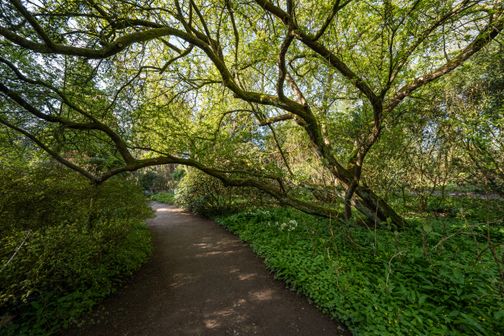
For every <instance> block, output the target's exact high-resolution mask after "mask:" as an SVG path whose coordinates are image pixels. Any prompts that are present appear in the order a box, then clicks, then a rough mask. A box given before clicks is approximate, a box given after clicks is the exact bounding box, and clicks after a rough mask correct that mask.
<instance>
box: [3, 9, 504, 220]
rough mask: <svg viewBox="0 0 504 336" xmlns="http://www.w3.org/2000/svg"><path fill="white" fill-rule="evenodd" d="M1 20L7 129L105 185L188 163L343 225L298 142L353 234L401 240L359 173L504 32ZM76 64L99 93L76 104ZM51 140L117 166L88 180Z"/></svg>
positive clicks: (103, 14) (494, 20) (256, 14)
mask: <svg viewBox="0 0 504 336" xmlns="http://www.w3.org/2000/svg"><path fill="white" fill-rule="evenodd" d="M0 8H1V20H2V21H1V22H2V23H1V26H0V35H1V36H2V37H3V40H2V41H1V45H2V49H3V50H2V54H3V55H5V56H4V57H3V58H1V59H0V62H1V64H2V68H1V70H0V71H1V73H0V74H1V76H2V81H1V83H0V92H1V93H2V96H3V101H2V102H1V111H2V114H1V115H2V117H1V119H0V123H2V124H3V125H4V126H6V127H9V128H11V129H13V130H15V131H17V132H19V133H22V134H23V135H25V136H26V137H28V138H30V139H31V140H32V141H34V142H35V143H36V144H37V145H38V146H40V147H41V148H43V149H44V150H45V151H47V152H48V153H49V154H50V155H51V156H53V157H54V158H55V159H56V160H58V161H59V162H61V163H63V164H65V165H66V166H68V167H70V168H72V169H74V170H77V171H79V172H80V173H81V174H83V175H85V176H87V177H88V178H90V179H91V180H93V181H95V182H96V183H100V182H101V181H104V180H106V179H107V178H109V177H111V176H113V175H115V174H119V173H121V172H125V171H132V170H137V169H140V168H142V167H146V166H152V165H160V164H167V163H177V164H184V165H188V166H193V167H195V168H197V169H199V170H201V171H203V172H205V173H207V174H210V175H212V176H214V177H217V178H219V179H220V180H221V181H222V182H224V184H226V185H232V186H250V187H256V188H259V189H261V190H262V191H264V192H266V193H268V194H270V195H272V196H273V197H275V198H276V199H278V200H279V201H280V202H282V203H284V204H287V205H290V206H294V207H296V208H299V209H301V210H303V211H306V212H309V213H316V214H321V215H326V216H334V217H336V216H341V215H342V213H341V211H340V210H339V209H338V208H336V207H334V205H333V204H326V203H323V202H320V200H319V199H317V198H315V197H313V193H311V194H310V193H308V194H306V190H320V188H327V187H332V188H335V187H334V184H333V183H332V181H330V182H329V186H328V185H325V184H323V182H324V179H325V177H324V178H323V179H322V178H320V179H315V182H316V183H315V184H316V185H314V186H311V187H312V188H311V189H310V188H304V189H305V190H304V191H303V192H300V191H299V188H298V187H299V185H300V184H303V183H304V182H306V181H307V179H303V178H300V177H299V176H296V174H294V172H293V169H292V167H291V166H292V165H293V164H294V163H295V162H292V159H293V157H292V156H291V155H290V153H287V152H286V151H285V148H283V146H284V145H285V144H286V142H285V140H286V139H287V137H289V134H287V133H286V132H292V134H295V136H296V141H298V142H304V143H306V144H307V146H306V147H308V148H309V149H310V151H311V153H308V154H307V155H308V157H309V158H310V160H311V161H313V162H315V161H316V162H315V163H313V165H314V167H319V168H320V170H321V175H324V176H331V177H332V179H333V180H334V181H335V182H336V184H337V187H336V189H335V190H336V191H337V192H339V193H340V194H339V196H340V197H341V199H342V200H343V205H344V212H343V213H344V216H345V217H346V218H347V219H348V218H350V216H351V209H352V207H353V208H355V209H357V210H358V211H359V212H360V213H361V214H362V215H363V216H364V218H365V219H366V220H367V221H369V222H372V223H377V222H382V221H388V222H389V223H392V224H394V225H395V226H402V225H404V220H403V219H402V218H401V217H400V216H399V215H398V214H397V213H396V212H395V211H394V210H393V209H392V208H391V207H390V206H389V205H388V204H387V203H386V202H385V201H384V200H383V199H382V198H380V197H379V196H378V195H377V194H376V193H375V192H373V190H371V188H369V187H368V186H367V184H366V181H365V176H363V173H362V172H363V166H364V164H365V160H366V158H367V155H368V153H369V151H370V149H371V148H372V147H373V146H374V145H375V144H376V143H377V142H378V141H379V140H380V138H381V136H382V133H383V132H384V131H386V129H387V125H389V124H390V125H393V123H394V120H395V118H396V117H397V114H398V113H403V111H402V110H401V111H400V109H398V106H400V104H401V103H402V102H403V101H405V100H407V99H408V98H409V97H410V96H411V95H412V94H413V93H414V92H416V91H417V90H418V89H419V88H421V87H423V86H425V85H428V84H430V83H431V82H433V81H435V80H437V79H439V78H441V77H442V76H444V75H446V74H448V73H449V72H451V71H452V70H454V69H456V68H457V67H459V66H460V65H461V64H463V62H464V61H466V60H467V59H469V58H470V57H471V56H472V55H473V54H475V53H476V52H478V51H480V50H481V49H483V48H484V47H485V46H486V45H488V44H489V43H491V42H492V41H493V40H494V39H495V38H496V37H497V36H498V34H499V33H500V32H501V30H502V28H503V25H504V15H503V12H504V9H503V7H502V4H501V2H500V1H477V0H462V1H459V0H456V1H455V0H450V1H441V0H439V1H436V0H424V1H422V0H410V1H392V0H384V1H351V0H346V1H345V0H335V1H333V2H332V3H328V2H324V1H292V0H287V1H285V2H276V1H275V2H270V1H266V0H256V1H252V2H244V1H231V0H221V1H212V2H208V1H195V0H189V1H178V0H177V1H174V2H173V3H172V2H165V1H152V2H149V3H148V4H147V5H144V4H143V3H142V2H129V1H113V2H100V3H98V2H95V1H93V0H87V1H85V2H76V1H41V2H40V3H36V4H34V3H31V2H30V3H28V2H26V3H25V2H23V1H21V0H11V1H10V2H9V3H4V4H2V5H1V7H0ZM67 59H68V60H70V62H72V64H73V62H75V63H79V62H81V63H85V64H87V65H88V67H89V69H90V70H91V71H85V72H87V73H86V74H85V75H83V76H82V77H83V78H87V82H88V83H92V86H93V87H94V88H95V89H94V91H93V93H92V94H89V93H84V94H79V92H78V91H77V92H76V91H75V90H70V91H69V90H67V89H65V83H66V81H65V80H64V79H63V78H62V72H61V71H60V70H61V63H62V62H63V61H64V60H67ZM58 109H59V110H60V111H64V113H61V112H57V111H58ZM399 111H400V112H399ZM49 125H56V128H59V129H62V130H64V131H65V132H68V133H71V134H73V135H74V136H75V137H76V138H79V139H80V140H79V141H80V142H86V141H89V138H95V139H97V141H98V142H97V143H100V144H103V146H107V147H111V148H114V150H115V151H116V152H117V153H118V157H119V158H120V161H119V162H117V160H115V161H113V164H112V165H111V166H107V167H105V168H103V167H102V168H101V170H98V171H94V172H93V171H90V169H89V167H86V166H85V165H84V166H83V165H82V164H81V162H77V161H78V160H75V159H71V158H69V157H68V155H67V154H65V153H64V152H61V151H57V150H55V149H54V145H55V144H56V143H57V142H58V141H57V139H54V137H51V136H50V135H48V134H47V132H48V129H51V127H50V126H49ZM52 128H54V126H53V127H52ZM86 139H87V140H86ZM282 139H283V140H282ZM59 142H61V140H59ZM63 142H64V143H65V144H66V145H68V142H65V141H63ZM318 184H320V185H318ZM331 185H332V186H331Z"/></svg>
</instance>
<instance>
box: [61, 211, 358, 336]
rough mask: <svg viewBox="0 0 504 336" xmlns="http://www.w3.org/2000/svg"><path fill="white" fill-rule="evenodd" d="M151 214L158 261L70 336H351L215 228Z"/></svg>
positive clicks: (176, 215)
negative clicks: (274, 277)
mask: <svg viewBox="0 0 504 336" xmlns="http://www.w3.org/2000/svg"><path fill="white" fill-rule="evenodd" d="M153 207H154V209H155V210H156V218H154V219H152V220H150V221H149V227H150V229H151V231H152V234H153V242H154V253H153V256H152V259H151V260H150V261H149V262H148V263H147V264H146V265H144V266H143V267H142V269H141V270H140V271H139V272H138V273H137V274H136V276H134V277H133V279H132V280H131V282H130V284H129V285H128V286H127V287H125V288H124V289H122V290H121V291H119V292H118V293H117V294H116V295H114V296H113V297H112V298H110V299H108V300H106V301H105V302H104V303H103V304H102V305H101V306H99V307H98V309H97V310H96V312H95V313H93V314H92V315H91V316H90V318H89V319H90V320H94V323H95V324H93V325H91V323H87V325H85V326H84V327H82V328H81V329H77V330H72V331H70V332H68V333H67V335H93V336H97V335H107V336H109V335H110V336H113V335H134V336H141V335H244V336H246V335H272V336H273V335H275V336H278V335H289V336H290V335H314V336H319V335H351V334H350V333H349V332H348V331H346V330H345V329H344V328H343V327H342V326H340V325H338V324H336V323H335V322H333V321H331V320H330V319H329V318H327V317H325V316H323V315H322V314H321V313H320V312H319V311H318V310H317V309H315V308H314V307H313V306H311V305H310V304H309V303H308V302H307V300H306V299H305V298H302V297H300V296H298V295H297V294H295V293H293V292H291V291H289V290H288V289H286V288H285V287H284V286H283V285H282V283H280V282H278V281H276V280H274V279H273V276H272V274H270V273H269V272H268V271H267V270H266V268H265V266H264V265H263V263H262V262H261V261H260V260H259V259H258V258H257V257H256V256H255V255H254V254H253V253H252V252H251V251H250V249H249V248H248V247H247V246H246V245H245V244H244V243H242V242H240V240H239V239H237V238H236V237H234V236H233V235H231V234H230V233H228V232H226V231H225V230H224V229H223V228H221V227H219V226H218V225H217V224H215V223H214V222H212V221H210V220H206V219H203V218H200V217H197V216H194V215H191V214H188V213H186V212H183V211H181V210H180V209H177V208H175V207H171V206H167V205H164V204H161V203H154V204H153Z"/></svg>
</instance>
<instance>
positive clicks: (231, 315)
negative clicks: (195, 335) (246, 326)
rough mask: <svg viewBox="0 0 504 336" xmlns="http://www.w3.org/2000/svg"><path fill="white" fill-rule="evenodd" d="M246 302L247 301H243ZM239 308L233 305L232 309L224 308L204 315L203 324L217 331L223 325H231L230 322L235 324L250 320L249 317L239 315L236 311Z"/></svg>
mask: <svg viewBox="0 0 504 336" xmlns="http://www.w3.org/2000/svg"><path fill="white" fill-rule="evenodd" d="M243 301H244V302H245V300H243ZM234 307H237V306H236V305H233V307H231V308H224V309H219V310H215V311H213V312H211V313H208V314H204V319H203V323H204V324H205V327H206V328H207V329H217V328H219V327H220V326H222V325H223V324H227V325H229V321H232V322H233V323H243V322H245V321H247V319H248V318H249V316H248V315H246V314H243V313H239V312H237V311H236V309H234Z"/></svg>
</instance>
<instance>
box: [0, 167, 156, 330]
mask: <svg viewBox="0 0 504 336" xmlns="http://www.w3.org/2000/svg"><path fill="white" fill-rule="evenodd" d="M0 177H3V179H2V180H1V181H0V192H2V193H3V197H2V198H1V199H0V218H1V221H0V334H1V335H6V336H7V335H16V336H17V335H30V336H32V335H55V334H58V333H59V332H60V331H61V329H62V328H65V327H68V326H70V325H72V324H73V323H75V322H77V321H78V319H79V317H80V316H81V315H82V314H83V313H85V312H88V311H89V310H90V309H91V307H92V306H93V305H95V304H96V303H97V302H98V301H100V300H101V299H103V298H104V297H106V296H108V295H110V294H111V293H112V292H114V291H115V289H116V288H118V286H119V285H120V284H121V283H122V282H123V281H125V280H126V279H127V278H128V276H129V275H131V274H132V272H134V271H135V270H137V269H138V268H139V267H140V265H141V264H142V263H143V262H144V261H145V260H146V259H147V258H148V256H149V255H150V249H151V243H150V233H149V231H148V229H147V227H146V225H145V222H144V221H145V219H146V218H147V217H149V216H151V215H152V212H151V210H150V209H149V208H148V207H147V205H146V201H145V198H144V196H143V194H142V192H141V190H140V189H139V188H137V187H136V186H134V185H133V184H132V183H131V182H129V181H128V180H126V179H124V178H113V179H111V180H109V181H108V182H106V183H105V184H103V185H101V186H99V187H95V186H92V185H90V184H89V183H88V182H87V181H86V180H85V179H83V178H81V177H80V176H77V175H76V174H74V173H70V172H68V171H64V170H62V169H58V168H57V167H40V168H36V169H35V170H34V171H31V172H30V173H20V172H19V171H6V170H4V171H2V172H0Z"/></svg>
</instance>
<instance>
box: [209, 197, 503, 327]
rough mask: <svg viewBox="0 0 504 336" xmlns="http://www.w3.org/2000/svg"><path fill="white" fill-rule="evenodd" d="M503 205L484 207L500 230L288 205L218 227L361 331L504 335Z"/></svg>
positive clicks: (227, 219)
mask: <svg viewBox="0 0 504 336" xmlns="http://www.w3.org/2000/svg"><path fill="white" fill-rule="evenodd" d="M495 205H496V203H493V204H491V205H488V204H487V207H486V208H485V209H486V210H487V211H488V210H489V209H494V215H495V217H494V219H495V220H499V221H500V226H496V225H495V224H496V223H495V222H492V220H490V221H488V222H487V223H486V224H485V223H481V222H478V218H476V217H475V215H473V216H472V219H471V220H468V218H466V217H463V216H461V215H459V216H458V217H449V218H434V217H424V218H421V217H417V218H415V219H411V220H410V221H411V223H410V226H408V227H407V228H405V229H404V230H402V231H391V230H386V229H382V228H376V227H363V226H357V225H350V226H348V225H342V224H341V223H340V222H338V221H334V220H333V221H331V220H329V219H321V218H318V217H314V216H310V215H306V214H302V213H300V212H297V211H294V210H290V209H284V208H270V209H257V210H249V211H244V212H241V213H238V214H234V215H230V216H224V217H219V218H218V222H219V223H221V224H222V225H224V226H225V227H226V228H227V229H229V230H230V231H232V232H234V233H236V234H237V235H238V236H239V237H240V238H241V239H242V240H244V241H246V242H248V243H249V244H250V246H251V247H252V249H253V250H254V251H255V252H256V253H257V254H258V255H259V256H261V257H262V258H264V261H265V263H266V265H267V266H268V267H269V268H270V269H271V271H272V272H274V274H275V276H276V277H277V278H279V279H281V280H283V281H285V282H286V284H287V285H288V286H289V287H291V288H292V289H294V290H296V291H298V292H300V293H302V294H305V295H306V296H308V298H310V299H311V300H312V301H313V302H314V303H315V304H316V305H317V306H318V307H320V308H321V309H322V310H323V311H324V312H326V313H327V314H329V315H330V316H332V317H333V318H335V319H337V320H340V321H342V322H344V323H346V324H347V325H348V326H349V327H350V328H351V329H352V331H353V332H354V333H355V335H503V334H504V296H503V294H504V293H503V292H502V290H503V288H502V285H503V282H502V281H503V278H502V266H503V265H502V260H500V259H498V260H495V259H494V257H495V256H497V257H498V258H500V256H502V255H503V252H504V246H503V243H504V229H503V228H502V217H499V216H501V215H502V208H501V209H500V210H501V212H500V214H499V213H497V214H495ZM459 210H461V209H459ZM480 215H481V214H480ZM485 217H486V216H485ZM479 219H481V217H479ZM488 239H491V243H490V245H489V240H488ZM494 253H495V255H494Z"/></svg>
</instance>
